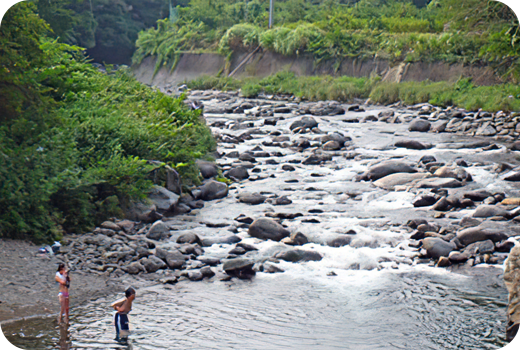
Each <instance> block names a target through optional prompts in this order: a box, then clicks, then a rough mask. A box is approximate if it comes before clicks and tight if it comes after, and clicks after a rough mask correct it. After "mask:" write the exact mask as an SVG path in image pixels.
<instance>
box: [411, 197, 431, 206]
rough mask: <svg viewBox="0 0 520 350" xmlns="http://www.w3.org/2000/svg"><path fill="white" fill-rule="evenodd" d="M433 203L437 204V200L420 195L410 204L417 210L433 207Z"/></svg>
mask: <svg viewBox="0 0 520 350" xmlns="http://www.w3.org/2000/svg"><path fill="white" fill-rule="evenodd" d="M435 202H437V199H436V198H435V197H434V196H430V195H422V196H419V198H417V199H415V200H414V201H413V203H412V204H413V206H414V207H415V208H419V207H429V206H430V205H434V204H435Z"/></svg>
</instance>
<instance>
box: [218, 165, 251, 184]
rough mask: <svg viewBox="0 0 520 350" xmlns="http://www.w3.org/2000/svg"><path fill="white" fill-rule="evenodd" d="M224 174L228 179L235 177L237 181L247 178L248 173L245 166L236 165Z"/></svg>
mask: <svg viewBox="0 0 520 350" xmlns="http://www.w3.org/2000/svg"><path fill="white" fill-rule="evenodd" d="M224 176H225V177H227V178H229V179H237V180H238V181H242V180H245V179H248V178H249V173H248V172H247V169H246V168H244V167H237V168H232V169H230V170H228V171H226V172H225V173H224Z"/></svg>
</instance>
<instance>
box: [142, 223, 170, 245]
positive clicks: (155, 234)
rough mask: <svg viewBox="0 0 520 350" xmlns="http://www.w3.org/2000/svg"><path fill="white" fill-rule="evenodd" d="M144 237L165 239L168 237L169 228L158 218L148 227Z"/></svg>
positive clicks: (158, 239) (157, 239)
mask: <svg viewBox="0 0 520 350" xmlns="http://www.w3.org/2000/svg"><path fill="white" fill-rule="evenodd" d="M146 237H147V238H149V239H153V240H155V241H160V240H162V239H166V238H168V237H170V228H169V226H168V225H167V224H166V223H165V222H163V221H160V220H159V221H156V222H155V223H154V224H153V225H152V227H150V230H149V231H148V233H147V234H146Z"/></svg>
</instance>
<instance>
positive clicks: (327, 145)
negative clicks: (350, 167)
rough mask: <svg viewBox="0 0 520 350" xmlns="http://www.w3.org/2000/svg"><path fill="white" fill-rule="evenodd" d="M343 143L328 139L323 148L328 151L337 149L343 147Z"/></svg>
mask: <svg viewBox="0 0 520 350" xmlns="http://www.w3.org/2000/svg"><path fill="white" fill-rule="evenodd" d="M341 147H342V145H341V144H340V143H339V142H338V141H328V142H327V143H325V144H324V145H323V149H324V150H326V151H336V150H339V149H341Z"/></svg>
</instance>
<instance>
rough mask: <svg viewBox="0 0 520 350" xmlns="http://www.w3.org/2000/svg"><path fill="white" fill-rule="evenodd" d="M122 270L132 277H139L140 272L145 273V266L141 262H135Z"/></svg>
mask: <svg viewBox="0 0 520 350" xmlns="http://www.w3.org/2000/svg"><path fill="white" fill-rule="evenodd" d="M121 269H122V270H123V271H125V272H126V273H129V274H131V275H137V274H138V273H139V272H141V271H143V272H144V271H145V269H144V266H143V265H141V263H140V262H139V261H134V262H132V263H130V264H128V265H127V266H124V267H122V268H121Z"/></svg>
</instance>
